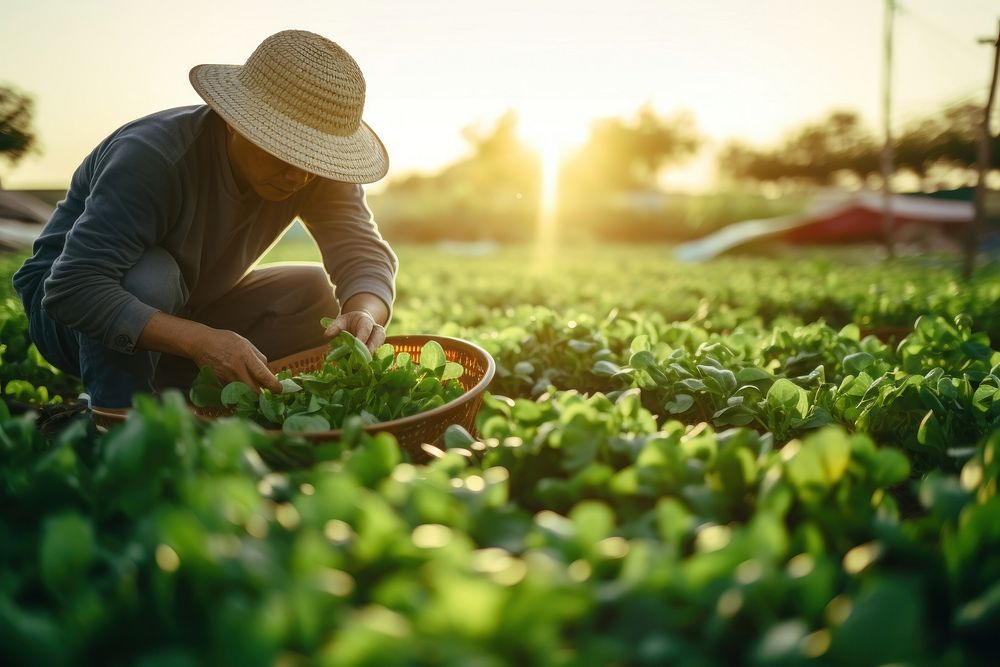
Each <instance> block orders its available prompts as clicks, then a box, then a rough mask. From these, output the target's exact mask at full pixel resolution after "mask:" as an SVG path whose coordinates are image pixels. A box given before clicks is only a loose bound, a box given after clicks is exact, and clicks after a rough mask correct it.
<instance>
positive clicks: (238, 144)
mask: <svg viewBox="0 0 1000 667" xmlns="http://www.w3.org/2000/svg"><path fill="white" fill-rule="evenodd" d="M226 130H227V131H228V132H229V161H230V163H232V165H233V171H234V172H236V176H237V178H240V179H241V180H243V181H244V182H245V183H246V184H248V185H249V186H250V187H252V188H253V189H254V192H256V193H257V195H258V196H259V197H260V198H261V199H266V200H268V201H281V200H283V199H288V198H289V197H291V196H292V195H293V194H295V193H296V192H297V191H298V190H301V189H302V188H304V187H305V186H307V185H309V183H310V182H311V181H312V180H313V179H314V178H316V175H315V174H310V173H309V172H307V171H304V170H302V169H299V168H298V167H294V166H292V165H290V164H288V163H287V162H285V161H283V160H279V159H278V158H276V157H274V156H273V155H271V154H270V153H268V152H267V151H265V150H263V149H261V148H258V147H257V146H256V145H255V144H253V143H251V142H250V141H248V140H247V139H246V137H244V136H243V135H242V134H240V133H239V132H237V131H236V130H234V129H233V128H232V126H230V125H226Z"/></svg>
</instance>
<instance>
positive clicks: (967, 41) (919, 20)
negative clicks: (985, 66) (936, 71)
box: [897, 3, 983, 65]
mask: <svg viewBox="0 0 1000 667" xmlns="http://www.w3.org/2000/svg"><path fill="white" fill-rule="evenodd" d="M897 7H898V14H899V16H900V17H901V18H903V19H904V20H907V21H908V22H910V23H912V24H914V25H916V26H917V27H919V28H922V29H923V30H924V31H925V32H928V33H930V34H932V35H934V36H935V37H937V38H939V39H945V40H947V41H949V42H951V43H952V44H953V45H954V46H956V47H958V48H959V49H960V50H959V51H958V53H959V54H960V55H963V56H965V57H966V58H968V60H969V62H970V63H972V62H975V63H977V64H980V65H981V64H982V62H983V60H982V52H981V51H980V50H979V49H977V48H976V44H975V42H974V41H973V40H972V39H971V38H965V37H959V36H958V35H956V34H955V33H953V32H951V31H950V30H948V29H945V28H942V27H941V22H942V19H941V17H940V16H937V17H934V16H931V15H930V13H927V14H925V13H924V12H923V10H921V11H914V10H913V7H912V6H911V5H910V3H907V4H906V5H904V6H899V5H897Z"/></svg>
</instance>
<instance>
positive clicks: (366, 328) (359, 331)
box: [354, 317, 375, 344]
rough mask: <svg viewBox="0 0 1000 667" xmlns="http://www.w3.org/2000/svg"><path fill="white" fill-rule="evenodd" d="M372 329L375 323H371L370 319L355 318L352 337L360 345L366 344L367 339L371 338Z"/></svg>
mask: <svg viewBox="0 0 1000 667" xmlns="http://www.w3.org/2000/svg"><path fill="white" fill-rule="evenodd" d="M374 328H375V322H373V321H372V319H371V318H370V317H359V318H357V320H356V324H355V326H354V336H355V337H356V338H357V339H358V340H360V341H361V342H362V343H366V344H367V343H368V339H369V338H371V336H372V329H374Z"/></svg>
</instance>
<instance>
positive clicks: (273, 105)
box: [190, 30, 389, 183]
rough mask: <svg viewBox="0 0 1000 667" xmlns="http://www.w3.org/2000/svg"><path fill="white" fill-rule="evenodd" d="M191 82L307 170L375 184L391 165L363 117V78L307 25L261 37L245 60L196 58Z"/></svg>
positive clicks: (269, 147)
mask: <svg viewBox="0 0 1000 667" xmlns="http://www.w3.org/2000/svg"><path fill="white" fill-rule="evenodd" d="M190 79H191V85H193V86H194V89H195V90H196V91H198V94H199V95H201V97H202V98H203V99H204V100H205V101H206V102H207V103H208V105H209V106H210V107H212V108H213V109H214V110H215V111H216V112H217V113H218V114H219V115H220V116H222V118H223V119H224V120H225V121H226V122H227V123H229V124H230V125H232V126H233V128H234V129H235V130H236V131H237V132H239V133H240V134H242V135H243V136H244V137H246V138H247V139H249V140H250V141H251V142H253V143H254V144H256V145H257V146H259V147H260V148H262V149H264V150H265V151H267V152H268V153H270V154H271V155H274V156H275V157H277V158H279V159H281V160H284V161H285V162H288V163H289V164H292V165H294V166H296V167H299V168H301V169H304V170H306V171H308V172H310V173H313V174H316V175H318V176H322V177H324V178H330V179H333V180H336V181H345V182H348V183H373V182H375V181H377V180H379V179H380V178H382V177H383V176H385V173H386V171H388V169H389V156H388V154H387V153H386V151H385V146H383V145H382V141H381V140H380V139H379V138H378V136H376V134H375V133H374V132H373V131H372V129H371V128H370V127H368V125H367V124H366V123H365V122H364V121H362V120H361V112H362V110H363V109H364V105H365V79H364V77H363V76H362V74H361V68H359V67H358V64H357V63H356V62H355V61H354V58H352V57H351V56H350V55H349V54H348V53H347V51H345V50H344V49H342V48H340V47H339V46H338V45H337V44H335V43H333V42H331V41H330V40H328V39H326V38H325V37H322V36H320V35H317V34H315V33H311V32H306V31H304V30H285V31H284V32H279V33H277V34H275V35H271V36H270V37H268V38H267V39H265V40H264V41H263V42H262V43H261V45H260V46H258V47H257V49H256V50H255V51H254V52H253V54H251V55H250V58H249V59H247V61H246V64H244V65H198V66H196V67H194V68H193V69H192V70H191V74H190Z"/></svg>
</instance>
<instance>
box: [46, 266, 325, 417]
mask: <svg viewBox="0 0 1000 667" xmlns="http://www.w3.org/2000/svg"><path fill="white" fill-rule="evenodd" d="M122 287H124V288H125V289H126V290H128V291H129V292H130V293H132V294H134V295H135V296H136V297H138V298H139V299H140V300H141V301H143V302H144V303H147V304H149V305H151V306H153V307H154V308H157V309H158V310H160V311H163V312H165V313H169V314H172V315H177V316H179V317H183V318H185V319H188V320H194V321H196V322H201V323H202V324H206V325H208V326H210V327H213V328H216V329H228V330H230V331H235V332H236V333H238V334H240V335H241V336H243V337H245V338H247V339H248V340H249V341H250V342H251V343H253V344H254V345H255V346H256V347H257V349H258V350H260V351H261V352H262V353H263V354H264V356H266V357H267V358H268V359H269V360H274V359H278V358H280V357H283V356H286V355H289V354H293V353H295V352H299V351H301V350H304V349H307V348H310V347H315V346H318V345H322V344H323V342H324V339H323V328H322V327H321V326H320V323H319V321H320V319H321V318H323V317H327V316H330V317H333V316H336V315H337V313H338V312H339V306H338V304H337V301H336V300H335V299H334V297H333V286H332V285H331V284H330V280H329V278H328V277H327V273H326V270H325V269H324V268H323V266H322V265H320V264H315V263H303V264H280V265H275V266H268V267H264V268H261V269H256V270H254V271H251V272H250V273H249V274H247V276H246V277H244V278H243V280H241V281H240V282H239V283H238V284H237V285H236V286H235V287H233V289H232V290H230V291H229V293H227V294H226V295H225V296H224V297H222V298H220V299H219V300H218V301H215V302H213V303H209V304H202V305H199V306H197V307H189V306H188V304H187V300H188V289H187V287H186V286H185V284H184V280H183V278H182V276H181V272H180V269H179V267H178V266H177V262H176V261H174V258H173V256H171V255H170V254H169V253H168V252H166V251H165V250H163V249H161V248H152V249H150V250H149V251H148V252H147V253H146V254H145V255H143V257H142V259H141V260H140V261H139V262H138V263H137V264H136V265H135V266H133V267H132V268H131V269H129V271H128V272H126V274H125V276H124V278H123V279H122ZM43 289H44V288H43ZM43 289H39V290H38V292H37V295H36V298H35V303H34V304H32V307H31V308H30V309H29V324H30V333H31V338H32V340H33V341H34V343H35V345H36V346H37V347H38V350H39V351H40V352H41V353H42V356H43V357H45V359H46V360H48V362H49V363H51V364H52V365H53V366H55V367H56V368H58V369H60V370H61V371H63V372H64V373H68V374H70V375H73V376H76V377H79V378H80V379H81V380H82V381H83V385H84V387H85V388H86V390H87V393H88V394H89V395H90V401H91V404H92V405H95V406H100V407H107V408H120V407H128V406H130V405H131V404H132V395H133V394H134V393H136V392H147V393H153V392H155V391H159V390H162V389H165V388H167V387H179V388H181V389H184V390H185V391H186V390H187V388H188V387H189V386H190V384H191V381H192V380H193V379H194V377H195V375H196V374H197V373H198V368H197V367H196V366H195V364H194V363H193V362H192V361H190V360H189V359H184V358H181V357H177V356H174V355H170V354H161V353H159V352H151V351H148V350H139V349H137V350H136V351H135V352H134V353H133V354H124V353H122V352H116V351H114V350H111V349H109V348H107V347H105V346H104V345H102V344H101V343H100V342H98V341H95V340H92V339H90V338H87V337H86V336H84V335H83V334H81V333H79V332H78V331H75V330H73V329H70V328H69V327H67V326H65V325H63V324H60V323H59V322H56V321H55V320H53V319H52V318H50V317H49V316H48V314H47V313H45V311H44V310H43V309H42V307H41V298H42V296H43Z"/></svg>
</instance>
